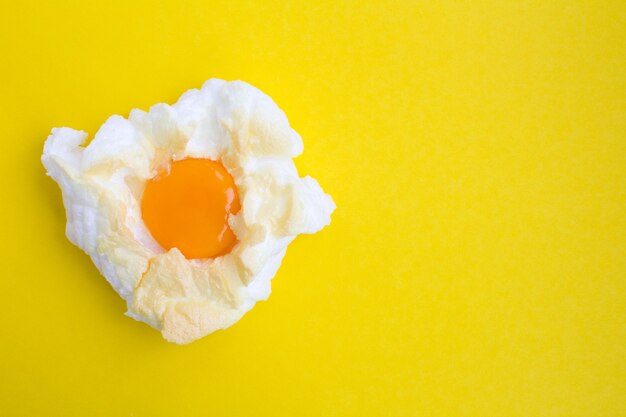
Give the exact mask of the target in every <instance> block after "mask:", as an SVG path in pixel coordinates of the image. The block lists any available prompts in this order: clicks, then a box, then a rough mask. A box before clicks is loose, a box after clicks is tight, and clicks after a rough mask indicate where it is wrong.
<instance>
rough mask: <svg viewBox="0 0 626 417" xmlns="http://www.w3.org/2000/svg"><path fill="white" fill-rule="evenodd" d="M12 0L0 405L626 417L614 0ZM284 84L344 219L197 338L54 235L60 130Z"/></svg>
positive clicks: (137, 411) (103, 410)
mask: <svg viewBox="0 0 626 417" xmlns="http://www.w3.org/2000/svg"><path fill="white" fill-rule="evenodd" d="M97 3H100V2H86V1H76V2H70V1H66V0H63V1H55V2H23V1H13V2H11V4H6V3H4V4H3V5H2V12H1V13H0V33H1V38H0V40H1V44H0V46H1V49H0V52H1V54H2V64H1V65H0V75H1V85H2V87H1V89H2V94H1V95H0V99H1V103H0V126H2V136H1V139H0V140H1V151H0V158H1V163H0V170H1V171H0V175H1V178H2V184H3V186H2V202H1V204H0V215H1V224H0V226H1V231H2V240H1V241H0V248H1V252H0V253H1V259H2V263H1V269H0V271H1V272H0V273H1V279H0V294H1V297H2V303H1V306H2V307H1V311H0V329H1V336H0V337H1V340H0V342H1V344H0V415H2V416H37V415H48V416H114V415H120V416H137V417H138V416H166V415H169V416H174V415H176V416H370V415H371V416H383V415H384V416H408V415H414V416H418V415H422V416H446V417H454V416H507V417H511V416H625V415H626V360H625V358H626V256H625V254H626V3H625V2H623V1H605V2H599V1H591V0H590V1H468V2H456V1H446V2H440V1H433V2H421V1H405V2H399V1H387V2H382V1H381V2H373V1H372V2H357V1H353V2H338V1H332V2H313V3H311V4H305V2H289V3H280V2H254V1H222V2H217V3H212V2H209V1H203V0H198V1H194V2H178V1H167V2H154V3H153V2H142V3H134V2H129V1H110V2H106V4H104V3H103V4H97ZM211 77H219V78H224V79H242V80H246V81H248V82H250V83H252V84H254V85H256V86H257V87H259V88H261V89H262V90H263V91H265V92H266V93H268V94H269V95H270V96H272V97H273V98H274V99H275V100H276V102H277V103H278V104H279V106H281V107H282V108H283V109H284V110H285V112H286V113H287V115H288V117H289V118H290V121H291V123H292V125H293V126H294V127H295V128H296V129H297V130H298V131H299V132H300V133H301V135H302V136H303V138H304V142H305V152H304V154H303V155H302V156H301V157H299V158H298V159H297V161H296V162H297V165H298V168H299V170H300V172H301V173H302V174H310V175H312V176H314V177H316V178H317V179H319V181H320V183H321V184H322V185H323V186H324V188H325V189H326V190H327V191H328V192H329V193H331V194H332V195H333V197H334V198H335V201H336V203H337V205H338V209H337V211H336V213H335V214H334V215H333V223H332V225H331V226H330V227H329V228H327V229H325V230H324V231H323V232H321V233H319V234H317V235H314V236H302V237H299V238H298V239H297V240H296V241H295V243H294V244H293V246H292V247H290V249H289V251H288V253H287V256H286V258H285V260H284V263H283V266H282V268H281V270H280V271H279V273H278V275H277V277H276V279H275V280H274V285H273V294H272V296H271V297H270V299H269V301H267V302H263V303H260V304H259V305H257V307H256V308H255V309H254V310H252V311H251V312H250V313H249V314H248V315H247V316H245V317H244V319H243V320H242V321H241V322H240V323H238V324H237V325H235V326H234V327H232V328H231V329H228V330H227V331H220V332H218V333H216V334H213V335H211V336H209V337H206V338H205V339H203V340H201V341H198V342H195V343H193V344H191V345H188V346H182V347H181V346H175V345H170V344H168V343H166V342H165V341H163V340H162V339H161V336H160V335H159V333H158V332H156V331H154V330H152V329H150V328H149V327H148V326H146V325H144V324H141V323H138V322H135V321H133V320H131V319H129V318H126V317H124V316H123V312H124V311H125V306H124V303H123V302H122V300H121V299H120V298H119V297H118V296H117V295H116V294H115V293H114V291H113V290H112V289H111V288H110V287H109V286H108V284H107V283H106V282H105V280H104V279H103V278H101V277H100V276H99V274H98V272H97V271H96V269H95V267H94V266H93V265H92V264H91V261H90V260H89V259H88V257H87V256H85V255H84V254H83V253H82V252H81V251H80V250H79V249H77V248H75V247H73V246H72V245H71V244H70V243H69V242H68V241H67V240H66V239H65V237H64V221H65V220H64V212H63V207H62V202H61V195H60V192H59V190H58V188H57V187H56V185H55V184H54V183H53V181H52V180H50V179H49V178H46V177H45V175H44V170H43V167H42V166H41V163H40V161H39V157H40V154H41V150H42V145H43V141H44V139H45V138H46V136H47V134H48V132H49V131H50V129H51V128H52V127H54V126H71V127H74V128H78V129H84V130H87V131H89V132H90V133H92V134H93V133H94V132H95V131H96V129H97V127H98V126H99V125H100V124H101V123H102V122H103V121H104V120H105V119H106V118H107V117H108V116H109V115H110V114H113V113H119V114H122V115H127V114H128V112H129V111H130V109H131V108H134V107H139V108H142V109H147V108H148V107H149V106H150V105H151V104H154V103H157V102H169V103H172V102H174V101H175V100H176V99H177V98H178V96H179V95H180V94H181V93H182V92H184V91H185V90H187V89H189V88H193V87H199V86H200V85H201V84H202V83H203V81H204V80H206V79H208V78H211Z"/></svg>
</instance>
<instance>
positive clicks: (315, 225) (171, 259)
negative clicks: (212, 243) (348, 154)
mask: <svg viewBox="0 0 626 417" xmlns="http://www.w3.org/2000/svg"><path fill="white" fill-rule="evenodd" d="M86 140H87V134H86V133H85V132H82V131H77V130H74V129H70V128H55V129H53V130H52V133H51V135H50V136H49V137H48V139H47V140H46V143H45V145H44V152H43V155H42V162H43V164H44V166H45V168H46V170H47V172H48V175H49V176H51V177H52V178H53V179H54V180H55V181H56V182H57V183H58V184H59V187H60V188H61V191H62V195H63V203H64V206H65V209H66V215H67V225H66V235H67V237H68V239H69V240H70V241H71V242H72V243H73V244H75V245H76V246H78V247H80V248H81V249H82V250H83V251H85V252H86V253H87V254H88V255H89V256H90V257H91V259H92V260H93V262H94V264H95V265H96V267H97V268H98V270H99V271H100V272H101V273H102V275H104V277H105V278H106V279H107V281H108V282H109V283H110V284H111V286H112V287H113V288H114V289H115V291H116V292H117V293H118V294H119V295H120V296H121V297H122V298H124V299H125V300H126V302H127V304H128V312H127V315H128V316H130V317H132V318H134V319H136V320H139V321H143V322H146V323H148V324H149V325H151V326H153V327H155V328H157V329H159V330H161V332H162V334H163V336H164V337H165V338H166V339H167V340H169V341H172V342H175V343H189V342H191V341H193V340H196V339H198V338H200V337H202V336H204V335H206V334H209V333H211V332H213V331H215V330H218V329H222V328H226V327H228V326H230V325H232V324H234V323H235V322H236V321H238V320H239V319H240V318H241V317H242V316H243V314H245V313H246V312H247V311H248V310H250V309H251V308H252V307H253V306H254V304H255V303H256V302H257V301H259V300H264V299H266V298H267V297H268V296H269V294H270V292H271V287H270V282H271V279H272V278H273V277H274V275H275V274H276V272H277V270H278V268H279V266H280V264H281V261H282V259H283V257H284V255H285V251H286V248H287V246H288V244H289V243H290V242H291V241H292V240H293V239H294V238H295V236H297V235H298V234H300V233H315V232H317V231H319V230H320V229H322V228H323V227H324V226H326V225H328V224H330V215H331V213H332V212H333V211H334V209H335V204H334V202H333V200H332V198H331V197H330V196H329V195H328V194H325V193H324V192H323V190H322V189H321V187H320V186H319V184H318V183H317V181H316V180H315V179H313V178H311V177H308V176H307V177H304V178H301V177H299V175H298V172H297V169H296V167H295V165H294V163H293V158H294V157H296V156H297V155H299V154H300V153H301V152H302V150H303V145H302V140H301V138H300V136H299V135H298V134H297V133H296V132H295V131H294V130H293V129H292V128H291V127H290V126H289V122H288V120H287V118H286V116H285V114H284V113H283V112H282V111H281V110H280V109H279V108H278V106H277V105H276V104H275V103H274V102H273V101H272V99H271V98H270V97H268V96H267V95H265V94H264V93H262V92H261V91H260V90H258V89H256V88H255V87H253V86H251V85H249V84H247V83H244V82H241V81H232V82H226V81H223V80H218V79H211V80H209V81H207V82H206V83H205V84H204V85H203V86H202V88H201V89H199V90H198V89H192V90H189V91H187V92H186V93H184V94H183V95H182V96H181V98H180V99H179V100H178V102H177V103H175V104H174V105H172V106H169V105H166V104H162V103H160V104H157V105H155V106H153V107H151V108H150V110H149V111H148V112H144V111H141V110H137V109H134V110H132V111H131V112H130V115H129V117H128V119H126V118H123V117H121V116H117V115H115V116H111V117H110V118H109V119H108V120H107V121H106V122H105V123H104V124H103V125H102V126H101V128H100V129H99V130H98V132H97V133H96V135H95V137H94V139H93V140H92V141H91V143H89V144H88V145H87V146H84V145H85V142H86ZM187 157H195V158H209V159H213V160H220V161H221V162H222V163H223V164H224V166H225V167H226V168H227V169H228V170H229V172H230V173H231V175H232V176H233V178H234V180H235V183H236V184H237V187H238V189H239V195H240V199H241V205H242V209H241V211H240V212H239V213H238V214H237V215H234V216H231V217H230V219H229V224H230V225H231V228H232V229H233V231H234V232H235V234H236V236H237V238H238V240H239V244H238V245H237V246H236V247H235V248H234V249H233V251H232V252H231V253H230V254H227V255H224V256H222V257H218V258H215V259H212V260H187V259H185V258H184V256H183V255H182V254H181V253H180V251H178V249H176V248H173V249H171V250H169V251H165V250H163V249H162V248H161V247H160V246H159V245H158V244H157V243H156V242H155V241H154V239H153V238H152V237H151V235H150V233H149V232H148V230H147V229H146V227H145V225H144V223H143V221H142V219H141V210H140V200H141V194H142V192H143V186H144V184H145V181H146V180H148V179H149V178H152V177H153V176H154V175H155V174H156V173H157V172H158V170H159V169H162V168H163V167H164V166H167V164H168V163H169V161H171V160H172V159H174V160H179V159H184V158H187Z"/></svg>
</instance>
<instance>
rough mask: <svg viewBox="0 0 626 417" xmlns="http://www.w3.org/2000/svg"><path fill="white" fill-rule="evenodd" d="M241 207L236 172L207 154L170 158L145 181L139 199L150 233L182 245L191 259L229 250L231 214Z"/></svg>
mask: <svg viewBox="0 0 626 417" xmlns="http://www.w3.org/2000/svg"><path fill="white" fill-rule="evenodd" d="M240 208H241V205H240V203H239V195H238V193H237V187H236V186H235V182H234V181H233V177H231V176H230V174H229V173H228V171H226V168H224V166H223V165H222V164H220V163H219V162H215V161H211V160H209V159H183V160H181V161H175V162H172V164H171V165H170V167H169V170H166V171H163V172H161V173H159V174H158V175H157V176H156V177H154V178H152V179H150V180H149V181H148V182H147V184H146V188H145V190H144V193H143V198H142V201H141V214H142V217H143V221H144V223H145V224H146V226H147V227H148V230H149V231H150V233H151V234H152V237H154V239H155V240H156V241H157V242H158V243H159V244H160V245H161V246H162V247H163V248H165V249H166V250H169V249H171V248H174V247H175V248H178V249H179V250H180V251H181V252H182V253H183V255H185V257H186V258H187V259H194V258H215V257H217V256H220V255H224V254H226V253H228V252H230V250H231V249H232V248H233V246H235V244H236V243H237V238H236V237H235V235H234V233H233V231H232V230H231V229H230V227H229V226H228V216H230V215H231V214H236V213H237V212H238V211H239V209H240Z"/></svg>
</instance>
